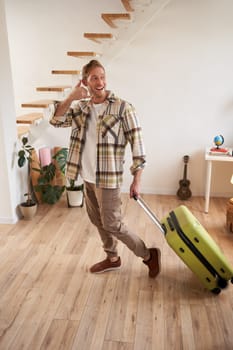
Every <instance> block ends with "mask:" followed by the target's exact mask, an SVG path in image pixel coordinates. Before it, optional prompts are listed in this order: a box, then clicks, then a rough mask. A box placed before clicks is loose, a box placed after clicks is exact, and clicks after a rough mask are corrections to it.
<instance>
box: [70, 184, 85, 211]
mask: <svg viewBox="0 0 233 350" xmlns="http://www.w3.org/2000/svg"><path fill="white" fill-rule="evenodd" d="M68 182H69V186H66V196H67V204H68V207H69V208H72V207H82V206H83V199H84V196H83V184H81V185H77V184H76V183H75V180H72V179H68Z"/></svg>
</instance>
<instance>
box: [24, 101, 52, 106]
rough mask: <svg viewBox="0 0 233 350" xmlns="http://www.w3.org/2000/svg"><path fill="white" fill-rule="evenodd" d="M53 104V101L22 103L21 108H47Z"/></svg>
mask: <svg viewBox="0 0 233 350" xmlns="http://www.w3.org/2000/svg"><path fill="white" fill-rule="evenodd" d="M52 103H53V100H38V101H32V102H25V103H22V104H21V107H32V108H33V107H35V108H47V107H48V106H49V105H50V104H52Z"/></svg>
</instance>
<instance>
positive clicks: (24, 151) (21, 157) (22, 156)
mask: <svg viewBox="0 0 233 350" xmlns="http://www.w3.org/2000/svg"><path fill="white" fill-rule="evenodd" d="M33 150H34V148H33V147H32V146H31V145H29V143H28V138H27V137H23V138H22V145H21V149H20V150H19V151H18V166H19V167H20V168H22V167H24V165H26V164H27V166H28V174H27V193H25V194H24V196H25V197H26V201H25V202H24V203H22V205H23V206H27V207H31V206H33V205H35V204H36V202H35V200H34V199H33V196H32V186H31V181H30V162H31V154H32V151H33Z"/></svg>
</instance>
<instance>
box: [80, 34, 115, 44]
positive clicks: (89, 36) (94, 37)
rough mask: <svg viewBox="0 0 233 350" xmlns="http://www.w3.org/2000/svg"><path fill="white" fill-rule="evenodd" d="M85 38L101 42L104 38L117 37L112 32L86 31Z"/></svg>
mask: <svg viewBox="0 0 233 350" xmlns="http://www.w3.org/2000/svg"><path fill="white" fill-rule="evenodd" d="M83 36H84V38H86V39H90V40H93V41H95V42H96V43H101V41H102V40H106V39H115V37H114V35H113V34H112V33H84V34H83Z"/></svg>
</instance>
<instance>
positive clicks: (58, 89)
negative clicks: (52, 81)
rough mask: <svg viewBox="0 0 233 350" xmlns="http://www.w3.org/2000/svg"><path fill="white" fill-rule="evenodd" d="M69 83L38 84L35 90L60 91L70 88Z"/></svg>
mask: <svg viewBox="0 0 233 350" xmlns="http://www.w3.org/2000/svg"><path fill="white" fill-rule="evenodd" d="M71 87H72V86H71V85H57V86H39V87H37V88H36V91H52V92H56V91H57V92H60V91H64V90H66V89H71Z"/></svg>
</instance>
